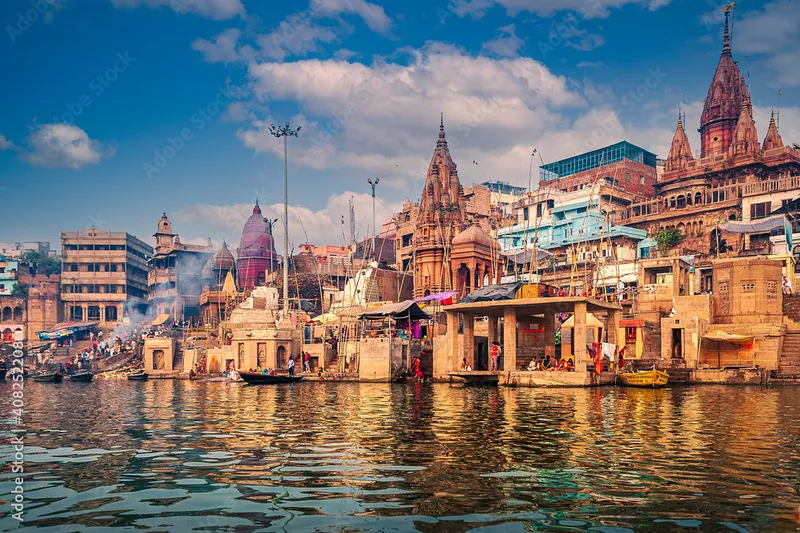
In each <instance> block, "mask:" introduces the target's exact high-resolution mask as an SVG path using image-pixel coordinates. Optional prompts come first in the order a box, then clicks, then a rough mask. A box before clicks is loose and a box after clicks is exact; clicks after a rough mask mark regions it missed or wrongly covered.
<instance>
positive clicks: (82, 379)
mask: <svg viewBox="0 0 800 533" xmlns="http://www.w3.org/2000/svg"><path fill="white" fill-rule="evenodd" d="M68 377H69V380H70V381H76V382H78V383H89V382H90V381H92V378H93V377H94V374H92V373H91V372H89V371H88V370H86V371H84V372H76V373H75V374H71V375H70V376H68Z"/></svg>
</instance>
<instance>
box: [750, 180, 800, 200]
mask: <svg viewBox="0 0 800 533" xmlns="http://www.w3.org/2000/svg"><path fill="white" fill-rule="evenodd" d="M795 189H800V176H787V177H785V178H780V179H777V180H769V181H759V182H756V183H748V184H746V185H743V186H742V196H757V195H759V194H770V193H774V192H783V191H791V190H795Z"/></svg>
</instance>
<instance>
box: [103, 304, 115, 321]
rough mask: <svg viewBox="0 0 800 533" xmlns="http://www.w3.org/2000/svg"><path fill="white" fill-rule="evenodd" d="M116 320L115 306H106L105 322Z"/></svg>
mask: <svg viewBox="0 0 800 533" xmlns="http://www.w3.org/2000/svg"><path fill="white" fill-rule="evenodd" d="M116 321H117V308H116V307H114V306H110V307H106V322H116Z"/></svg>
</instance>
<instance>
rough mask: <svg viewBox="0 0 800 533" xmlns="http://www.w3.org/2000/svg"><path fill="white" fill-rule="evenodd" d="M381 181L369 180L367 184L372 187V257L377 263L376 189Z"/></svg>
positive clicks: (378, 179)
mask: <svg viewBox="0 0 800 533" xmlns="http://www.w3.org/2000/svg"><path fill="white" fill-rule="evenodd" d="M379 181H381V179H380V178H375V181H372V180H371V179H370V178H367V183H369V184H370V186H371V187H372V256H373V257H374V258H375V261H377V260H378V251H377V250H376V249H375V236H376V234H377V228H376V227H375V187H376V186H377V185H378V182H379Z"/></svg>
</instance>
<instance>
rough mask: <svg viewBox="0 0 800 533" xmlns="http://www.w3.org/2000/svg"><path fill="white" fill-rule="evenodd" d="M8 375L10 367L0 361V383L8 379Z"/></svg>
mask: <svg viewBox="0 0 800 533" xmlns="http://www.w3.org/2000/svg"><path fill="white" fill-rule="evenodd" d="M7 373H8V367H7V366H6V362H5V361H0V381H1V380H4V379H6V374H7Z"/></svg>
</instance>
